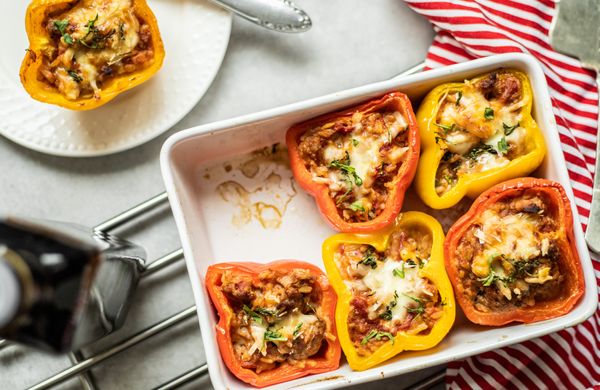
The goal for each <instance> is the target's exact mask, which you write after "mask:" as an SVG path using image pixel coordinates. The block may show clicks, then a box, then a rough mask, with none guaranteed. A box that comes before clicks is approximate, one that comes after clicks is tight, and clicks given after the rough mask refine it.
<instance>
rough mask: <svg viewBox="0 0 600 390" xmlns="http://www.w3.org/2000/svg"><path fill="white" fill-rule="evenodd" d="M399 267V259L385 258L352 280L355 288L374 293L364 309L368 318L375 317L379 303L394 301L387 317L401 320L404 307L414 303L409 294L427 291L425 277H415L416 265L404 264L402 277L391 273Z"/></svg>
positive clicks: (378, 309) (426, 293)
mask: <svg viewBox="0 0 600 390" xmlns="http://www.w3.org/2000/svg"><path fill="white" fill-rule="evenodd" d="M401 267H402V262H399V261H394V260H390V259H387V260H386V261H384V262H383V263H379V266H378V267H377V268H376V269H371V270H369V272H368V273H367V275H366V276H365V277H364V278H362V279H359V280H356V281H354V282H353V283H352V287H353V288H355V289H356V290H359V291H361V290H369V291H371V292H372V293H373V294H374V296H375V298H376V302H375V304H373V305H371V306H370V307H369V309H368V310H369V317H370V318H377V316H378V314H377V313H378V311H380V309H381V308H382V307H385V306H386V305H389V304H390V302H394V301H395V302H396V305H395V306H394V307H393V308H391V313H392V319H391V320H392V321H402V320H403V319H404V318H406V315H407V313H408V311H407V309H408V308H410V307H412V306H414V305H415V301H414V300H413V299H411V298H410V297H414V298H419V297H422V296H423V295H431V292H429V290H427V288H426V284H425V280H424V279H423V278H421V277H419V269H418V267H417V266H416V265H407V264H406V263H405V264H404V278H401V277H398V276H395V275H394V270H395V269H401Z"/></svg>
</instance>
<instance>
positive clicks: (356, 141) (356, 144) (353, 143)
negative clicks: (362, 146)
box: [352, 138, 358, 147]
mask: <svg viewBox="0 0 600 390" xmlns="http://www.w3.org/2000/svg"><path fill="white" fill-rule="evenodd" d="M352 146H354V147H357V146H358V140H357V139H356V138H352Z"/></svg>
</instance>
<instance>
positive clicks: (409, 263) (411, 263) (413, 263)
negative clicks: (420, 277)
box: [406, 259, 417, 267]
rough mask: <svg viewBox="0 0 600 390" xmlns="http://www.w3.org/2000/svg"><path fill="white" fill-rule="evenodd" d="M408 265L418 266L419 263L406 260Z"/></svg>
mask: <svg viewBox="0 0 600 390" xmlns="http://www.w3.org/2000/svg"><path fill="white" fill-rule="evenodd" d="M406 264H408V265H410V266H411V267H414V266H415V265H417V263H416V262H415V261H414V260H413V259H408V260H406Z"/></svg>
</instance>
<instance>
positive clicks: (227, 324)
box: [206, 260, 341, 387]
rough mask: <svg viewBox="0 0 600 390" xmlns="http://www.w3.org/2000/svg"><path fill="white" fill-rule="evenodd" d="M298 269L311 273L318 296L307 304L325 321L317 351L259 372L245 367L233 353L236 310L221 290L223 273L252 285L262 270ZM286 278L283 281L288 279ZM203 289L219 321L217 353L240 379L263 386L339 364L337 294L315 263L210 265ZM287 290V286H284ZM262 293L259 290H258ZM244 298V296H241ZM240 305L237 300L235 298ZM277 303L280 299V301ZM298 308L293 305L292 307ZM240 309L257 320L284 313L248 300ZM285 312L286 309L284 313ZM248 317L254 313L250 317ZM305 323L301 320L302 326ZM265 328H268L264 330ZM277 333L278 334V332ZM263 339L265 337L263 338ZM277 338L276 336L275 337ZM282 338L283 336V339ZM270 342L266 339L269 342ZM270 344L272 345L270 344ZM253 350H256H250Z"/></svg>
mask: <svg viewBox="0 0 600 390" xmlns="http://www.w3.org/2000/svg"><path fill="white" fill-rule="evenodd" d="M294 270H302V271H303V272H305V271H306V272H308V273H309V274H310V275H311V277H314V285H313V287H312V292H311V294H316V295H315V296H316V297H318V298H319V302H317V303H313V304H311V305H310V306H309V307H310V309H311V310H312V312H313V313H314V315H315V316H318V317H319V318H320V319H321V320H322V321H324V323H325V329H324V332H325V336H324V337H323V339H322V342H321V346H320V348H319V350H318V352H317V353H316V354H314V355H312V356H310V357H308V358H306V359H304V360H301V361H295V362H290V361H285V362H283V363H279V364H278V365H277V367H275V368H273V369H269V370H264V371H261V372H258V373H257V372H256V371H255V370H253V369H252V368H247V366H246V367H245V364H244V362H242V361H241V359H240V358H238V356H237V355H236V350H235V348H236V347H234V345H233V335H232V323H233V321H234V318H235V316H236V315H239V313H236V312H234V309H233V306H234V305H233V302H232V301H230V299H229V298H228V296H227V295H226V294H225V293H224V291H223V287H222V286H223V275H224V274H225V273H230V274H232V275H234V277H242V278H246V279H244V281H242V282H240V283H242V284H244V283H246V281H245V280H249V279H250V280H252V282H251V283H252V286H256V285H257V283H259V281H260V280H261V279H260V275H261V273H263V272H265V271H266V272H269V271H274V272H280V273H282V274H283V275H284V277H288V278H289V275H290V273H291V272H292V271H294ZM288 282H289V280H286V281H284V282H283V283H288ZM280 287H281V286H280ZM242 288H243V286H242V285H236V290H237V291H238V292H239V291H242ZM206 289H207V290H208V293H209V295H210V297H211V300H212V302H213V305H214V306H215V309H216V310H217V313H218V316H219V322H218V324H216V329H217V343H218V345H219V349H220V351H221V357H222V358H223V361H224V362H225V365H226V366H227V368H229V370H230V371H231V373H232V374H233V375H235V376H236V377H238V378H239V379H240V380H242V381H244V382H246V383H248V384H250V385H252V386H256V387H265V386H270V385H274V384H277V383H281V382H287V381H290V380H293V379H297V378H300V377H303V376H306V375H309V374H317V373H322V372H327V371H332V370H335V369H337V368H338V367H339V363H340V356H341V349H340V345H339V342H338V340H337V335H336V329H335V317H334V315H335V314H334V313H335V305H336V301H337V297H336V295H335V292H334V290H333V288H332V287H331V285H330V284H329V281H328V280H327V277H326V276H325V274H324V273H323V271H321V270H320V269H319V268H318V267H316V266H314V265H312V264H309V263H306V262H302V261H293V260H281V261H275V262H272V263H267V264H258V263H250V262H236V263H220V264H215V265H211V266H210V267H209V268H208V271H207V273H206ZM286 290H289V288H286ZM259 295H261V296H263V295H262V294H259ZM264 296H265V297H270V298H269V299H276V298H273V294H264ZM244 298H245V297H244ZM236 304H237V305H238V306H240V304H241V303H240V302H236ZM280 304H281V302H280ZM299 309H300V308H298V307H295V308H294V310H299ZM243 310H244V312H245V313H247V315H248V320H249V321H250V322H251V323H252V321H258V322H260V324H263V323H264V322H265V321H266V317H264V316H265V315H273V316H282V317H283V316H284V315H285V313H272V311H273V309H269V310H267V309H264V308H262V309H260V310H259V309H255V310H256V312H255V311H254V310H253V307H252V306H251V304H250V303H248V304H246V303H244V305H243ZM288 314H289V313H288ZM252 317H257V318H256V319H253V318H252ZM306 325H307V324H304V326H306ZM302 326H303V323H302V322H300V323H298V324H297V327H296V330H294V339H293V340H294V342H295V341H296V338H297V337H298V336H302V332H304V331H303V330H302V329H303V328H302ZM267 332H268V331H267ZM278 336H279V337H281V334H279V335H278ZM265 340H267V339H266V338H265ZM275 341H277V342H279V340H275ZM284 342H285V340H284ZM266 344H267V341H263V345H262V347H261V349H262V348H264V349H265V350H266V349H267V345H266ZM269 344H270V342H269ZM270 347H273V346H270ZM253 353H259V352H258V351H257V352H253Z"/></svg>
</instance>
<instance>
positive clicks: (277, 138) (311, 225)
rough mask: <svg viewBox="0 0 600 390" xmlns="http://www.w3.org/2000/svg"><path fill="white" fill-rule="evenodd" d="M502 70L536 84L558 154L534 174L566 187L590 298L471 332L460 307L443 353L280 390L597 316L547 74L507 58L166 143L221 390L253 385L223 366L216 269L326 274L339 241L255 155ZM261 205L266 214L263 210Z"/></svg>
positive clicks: (317, 385)
mask: <svg viewBox="0 0 600 390" xmlns="http://www.w3.org/2000/svg"><path fill="white" fill-rule="evenodd" d="M499 67H510V68H516V69H519V70H522V71H524V72H525V73H526V74H527V75H528V76H529V79H530V80H531V84H532V86H533V90H534V112H533V114H534V117H535V119H536V120H537V122H538V124H539V126H540V128H541V129H542V130H543V132H544V136H545V139H546V143H547V147H548V153H547V155H546V159H545V161H544V163H543V164H542V166H541V168H540V169H538V170H537V171H536V172H535V173H534V175H535V176H540V177H545V178H549V179H553V180H556V181H558V182H560V183H561V184H562V185H563V186H564V187H565V189H566V191H567V194H568V195H569V197H570V199H571V204H572V207H573V214H574V216H575V221H574V222H575V223H574V226H575V237H576V240H577V248H578V250H579V255H580V258H581V262H582V265H583V271H584V274H585V281H586V291H585V295H584V297H583V299H582V300H581V301H580V302H579V304H578V305H577V306H576V307H575V309H574V310H573V311H571V312H570V313H569V314H567V315H565V316H562V317H560V318H556V319H552V320H548V321H543V322H539V323H535V324H530V325H512V326H504V327H496V328H491V327H483V326H477V325H474V324H472V323H470V322H469V321H467V320H466V319H465V317H464V315H463V314H462V313H461V312H460V308H459V309H458V313H457V321H456V323H455V324H454V327H453V329H452V330H451V332H450V333H449V334H448V336H447V337H446V338H445V339H444V341H442V342H441V343H440V344H439V345H438V346H437V347H435V348H433V349H430V350H427V351H422V352H404V353H402V354H400V355H398V356H396V357H395V358H393V359H391V360H389V361H388V362H386V363H384V364H381V365H379V366H377V367H374V368H372V369H369V370H366V371H362V372H354V371H352V370H351V369H350V367H349V366H348V365H347V363H346V362H345V360H344V359H343V358H342V363H341V366H340V368H339V369H338V370H336V371H333V372H328V373H325V374H320V375H313V376H307V377H304V378H301V379H297V380H294V381H291V382H287V383H283V384H280V385H277V386H274V387H273V388H278V389H283V388H291V387H299V386H300V387H302V386H304V387H307V388H311V389H330V388H336V387H343V386H347V385H349V384H357V383H361V382H367V381H373V380H377V379H381V378H383V377H389V376H393V375H399V374H403V373H407V372H410V371H415V370H419V369H422V368H425V367H429V366H433V365H437V364H441V363H445V362H448V361H451V360H455V359H462V358H464V357H467V356H470V355H475V354H479V353H482V352H485V351H488V350H491V349H495V348H499V347H503V346H506V345H509V344H513V343H518V342H521V341H524V340H529V339H532V338H535V337H538V336H541V335H545V334H548V333H551V332H555V331H558V330H560V329H564V328H567V327H570V326H573V325H575V324H578V323H580V322H582V321H584V320H585V319H587V318H588V317H589V316H591V315H592V314H593V313H594V311H595V310H596V308H597V304H598V294H597V287H596V281H595V278H594V271H593V268H592V263H591V260H590V257H589V253H588V249H587V247H586V245H585V241H584V238H583V233H582V230H581V224H580V222H579V218H578V217H577V210H576V207H575V203H574V202H573V192H572V189H571V185H570V183H569V178H568V175H567V168H566V165H565V161H564V158H563V153H562V150H561V144H560V141H559V138H558V132H557V130H556V125H555V121H554V116H553V114H552V107H551V103H550V98H549V96H548V87H547V85H546V81H545V78H544V74H543V72H542V70H541V68H540V66H539V65H538V63H537V62H536V61H535V59H533V58H532V57H529V56H526V55H523V54H506V55H498V56H493V57H488V58H484V59H479V60H475V61H471V62H467V63H463V64H459V65H453V66H448V67H445V68H442V69H437V70H431V71H427V72H422V73H419V74H414V75H410V76H406V77H403V78H400V79H395V80H389V81H384V82H380V83H375V84H370V85H365V86H363V87H359V88H354V89H350V90H346V91H342V92H338V93H334V94H331V95H327V96H323V97H319V98H315V99H311V100H307V101H304V102H299V103H295V104H290V105H288V106H284V107H279V108H275V109H272V110H267V111H263V112H259V113H256V114H251V115H246V116H243V117H239V118H234V119H229V120H225V121H221V122H217V123H211V124H207V125H203V126H199V127H195V128H192V129H189V130H185V131H182V132H179V133H177V134H175V135H173V136H172V137H170V138H169V139H168V140H167V141H166V143H165V145H164V147H163V149H162V153H161V167H162V174H163V177H164V181H165V184H166V188H167V191H168V194H169V199H170V201H171V206H172V208H173V214H174V216H175V220H176V222H177V227H178V229H179V234H180V237H181V242H182V244H183V249H184V252H185V258H186V263H187V268H188V271H189V276H190V280H191V283H192V287H193V290H194V296H195V299H196V304H197V308H198V319H199V321H200V328H201V331H202V339H203V342H204V348H205V350H206V358H207V361H208V367H209V372H210V377H211V380H212V383H213V385H214V387H215V388H217V389H243V388H248V386H247V385H246V384H245V383H242V382H240V381H239V380H237V379H236V378H235V377H234V376H233V375H231V373H230V372H229V371H228V370H227V368H226V367H225V365H224V363H223V361H222V360H221V356H220V353H219V348H218V346H217V343H216V340H215V333H216V330H215V324H216V323H217V321H218V319H217V316H216V313H215V310H214V309H213V307H212V306H211V302H210V299H209V297H208V295H207V293H206V290H205V287H204V275H205V272H206V269H207V267H208V266H209V265H210V264H213V263H218V262H225V261H227V262H231V261H255V262H261V263H264V262H270V261H273V260H277V259H298V260H304V261H308V262H311V263H314V264H316V265H318V266H319V267H321V268H323V265H322V260H321V244H322V242H323V240H324V239H325V238H326V237H328V236H329V235H331V234H333V233H334V232H333V231H332V230H331V229H330V228H329V226H328V225H327V224H326V223H325V221H324V220H323V219H322V218H321V216H320V214H319V212H318V211H317V208H316V206H315V204H314V202H313V199H312V198H311V197H310V196H308V195H306V194H304V193H303V192H302V191H301V190H296V188H297V186H295V185H294V183H293V179H292V175H291V172H290V171H289V168H288V167H287V166H286V164H285V163H282V161H281V160H277V159H274V160H268V159H265V158H263V157H264V156H263V157H257V155H256V154H255V155H252V156H250V155H248V153H250V152H252V151H254V150H257V149H260V148H263V147H268V146H270V145H272V144H275V143H278V142H281V143H283V140H284V134H285V131H286V130H287V129H288V127H289V126H290V125H292V124H294V123H297V122H300V121H303V120H305V119H308V118H311V117H314V116H316V115H320V114H323V113H327V112H331V111H336V110H338V109H341V108H343V107H346V106H351V105H354V104H357V103H360V102H363V101H365V100H369V99H371V98H374V97H377V96H380V95H382V94H384V93H386V92H390V91H395V90H399V91H401V92H404V93H406V94H408V95H409V96H410V97H411V99H412V101H413V105H415V109H416V106H418V102H419V100H420V99H421V98H422V97H423V96H424V94H426V93H427V92H428V91H429V90H430V89H432V88H433V87H435V86H436V85H438V84H441V83H445V82H449V81H461V80H464V79H465V78H470V77H473V76H476V75H479V74H481V73H485V72H488V71H491V70H493V69H496V68H499ZM266 154H268V153H266ZM283 162H285V161H283ZM409 191H411V192H412V189H411V190H409ZM260 204H262V206H261V207H258V206H255V205H260ZM468 204H469V202H462V204H461V206H459V207H458V208H456V207H455V208H454V209H453V210H450V212H448V211H444V212H443V213H439V212H432V214H433V215H434V216H436V217H437V218H438V219H440V220H441V222H442V223H443V225H445V227H446V228H447V226H448V225H449V224H450V223H452V222H453V220H455V219H456V218H457V217H458V216H459V215H460V214H461V213H462V212H463V211H464V210H465V209H466V207H468ZM265 205H271V206H272V207H271V206H267V207H265ZM404 209H405V210H411V209H420V210H423V209H425V208H424V206H423V205H422V203H421V202H420V201H419V200H418V198H417V197H416V196H415V195H414V194H409V195H408V196H407V200H406V201H405V206H404ZM256 217H261V218H258V219H257V218H256ZM261 222H262V223H261ZM199 347H200V346H199Z"/></svg>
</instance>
